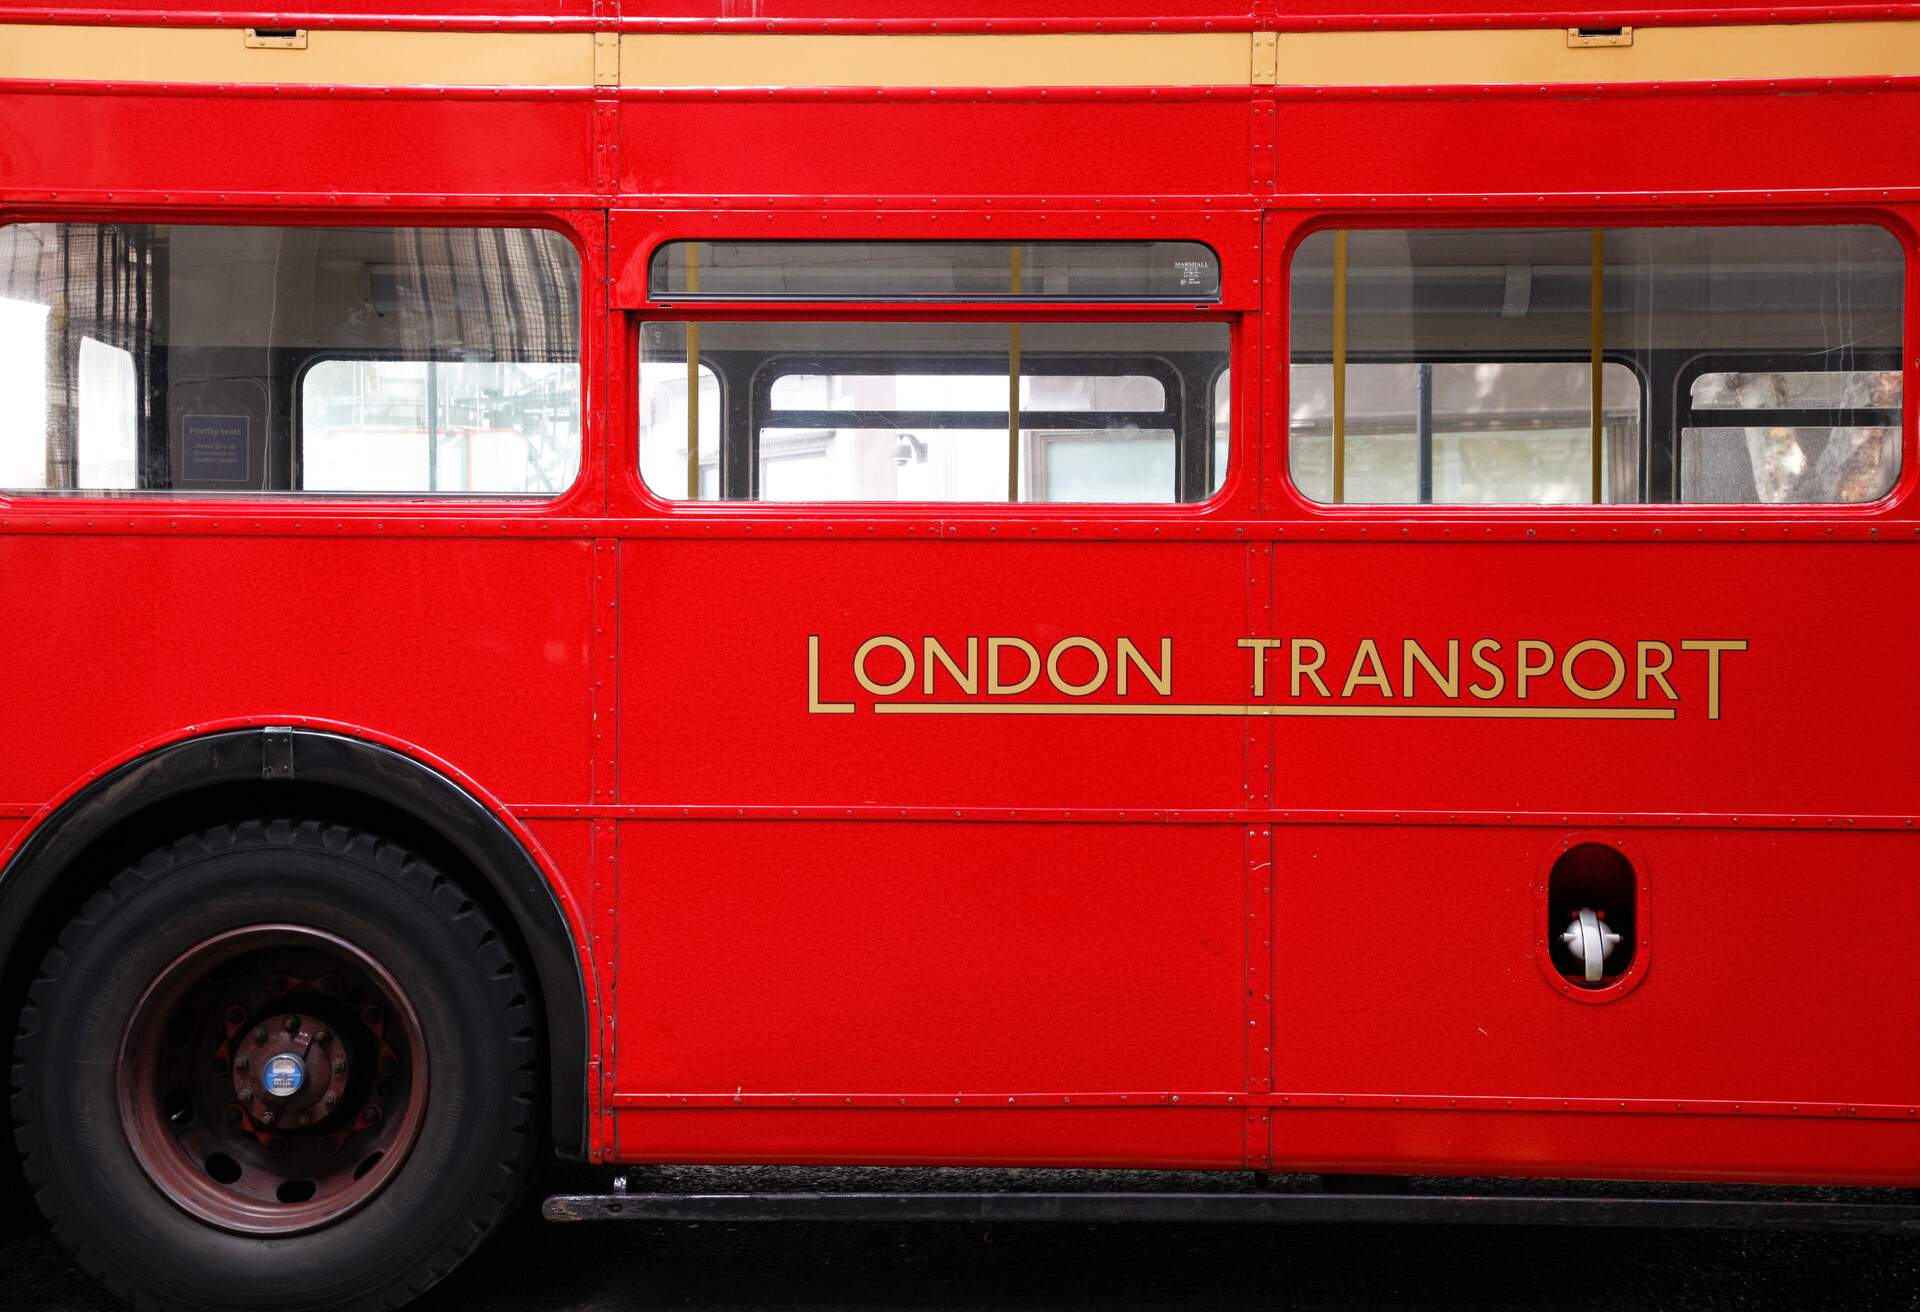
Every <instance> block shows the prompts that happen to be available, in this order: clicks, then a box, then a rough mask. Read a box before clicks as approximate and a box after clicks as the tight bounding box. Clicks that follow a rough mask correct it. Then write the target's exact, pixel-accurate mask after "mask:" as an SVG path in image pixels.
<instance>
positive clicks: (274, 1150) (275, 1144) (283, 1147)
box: [267, 1134, 287, 1157]
mask: <svg viewBox="0 0 1920 1312" xmlns="http://www.w3.org/2000/svg"><path fill="white" fill-rule="evenodd" d="M267 1154H268V1156H270V1157H285V1156H286V1155H287V1141H286V1140H285V1139H282V1138H281V1137H280V1136H279V1135H277V1134H276V1135H274V1136H273V1137H272V1138H270V1139H268V1140H267Z"/></svg>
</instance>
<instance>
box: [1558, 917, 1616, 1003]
mask: <svg viewBox="0 0 1920 1312" xmlns="http://www.w3.org/2000/svg"><path fill="white" fill-rule="evenodd" d="M1560 941H1561V942H1562V943H1565V944H1566V945H1567V951H1569V952H1571V953H1572V954H1573V959H1574V960H1575V961H1578V962H1581V963H1582V964H1584V965H1585V966H1586V968H1587V983H1589V984H1598V983H1599V982H1600V977H1601V973H1602V971H1603V969H1604V968H1605V966H1606V961H1607V958H1608V957H1610V956H1612V955H1613V950H1614V949H1615V948H1617V947H1619V946H1620V936H1619V935H1618V934H1616V933H1614V932H1613V931H1612V930H1610V929H1608V928H1607V925H1606V922H1605V921H1603V920H1601V919H1600V913H1599V912H1598V911H1595V910H1594V909H1593V908H1592V907H1581V908H1580V910H1579V912H1578V914H1576V915H1575V916H1574V918H1573V923H1572V924H1570V925H1568V926H1567V932H1566V933H1564V934H1562V935H1561V936H1560Z"/></svg>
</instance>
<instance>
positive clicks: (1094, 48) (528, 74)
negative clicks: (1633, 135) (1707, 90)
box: [0, 22, 1920, 89]
mask: <svg viewBox="0 0 1920 1312" xmlns="http://www.w3.org/2000/svg"><path fill="white" fill-rule="evenodd" d="M596 53H597V54H598V59H597V61H596ZM616 67H617V70H618V78H619V85H621V86H624V87H636V88H641V87H649V88H666V89H671V88H691V87H747V88H753V89H764V88H779V87H901V88H912V87H931V88H943V87H1035V86H1044V87H1138V86H1157V87H1205V86H1247V85H1250V84H1252V83H1254V82H1258V83H1260V84H1262V85H1265V84H1267V83H1268V82H1270V81H1271V82H1273V83H1277V84H1278V85H1280V86H1295V87H1412V86H1461V85H1465V86H1487V85H1499V84H1514V83H1554V82H1558V83H1567V82H1573V83H1591V82H1676V81H1695V82H1697V81H1728V80H1785V79H1803V78H1805V79H1819V78H1847V77H1911V76H1916V75H1920V22H1864V23H1799V24H1774V25H1757V24H1754V25H1740V26H1725V27H1670V28H1653V27H1642V28H1637V29H1635V31H1634V33H1633V44H1632V45H1629V46H1594V47H1586V48H1581V49H1572V48H1569V47H1568V45H1567V32H1566V29H1565V28H1559V27H1555V28H1544V29H1539V28H1534V29H1520V30H1507V31H1485V30H1482V31H1440V32H1435V31H1417V32H1416V31H1407V32H1400V31H1386V32H1381V31H1368V32H1283V33H1279V34H1278V35H1277V36H1275V35H1274V34H1271V33H1249V32H1132V33H1121V32H1097V33H1096V32H1083V33H1006V34H999V33H996V34H949V33H927V34H902V35H880V34H870V35H869V34H848V35H842V34H819V33H777V32H776V33H765V32H741V33H734V32H726V33H722V32H630V33H625V34H623V35H621V36H620V37H619V38H618V40H617V43H616V41H615V38H614V37H613V35H612V34H611V33H604V32H603V33H598V34H595V33H591V32H373V31H340V30H331V29H322V28H315V29H312V30H310V31H309V33H308V44H307V47H306V48H305V49H304V50H277V49H266V50H260V49H249V48H247V46H246V45H245V40H244V33H243V30H242V29H239V28H153V27H146V28H141V27H85V26H68V25H56V24H18V25H0V78H10V79H26V80H32V81H63V82H64V81H81V82H180V83H196V82H223V83H267V84H277V85H283V86H396V87H409V86H454V87H462V86H477V87H495V86H522V87H591V86H594V85H595V84H596V82H598V83H599V84H600V85H607V84H610V83H611V82H612V81H613V78H614V73H615V69H616Z"/></svg>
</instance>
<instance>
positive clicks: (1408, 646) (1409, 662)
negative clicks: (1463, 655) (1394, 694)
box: [1400, 638, 1460, 697]
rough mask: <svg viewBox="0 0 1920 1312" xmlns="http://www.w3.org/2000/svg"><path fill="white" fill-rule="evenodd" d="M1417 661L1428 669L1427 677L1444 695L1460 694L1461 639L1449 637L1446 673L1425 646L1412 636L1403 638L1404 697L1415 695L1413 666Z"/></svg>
mask: <svg viewBox="0 0 1920 1312" xmlns="http://www.w3.org/2000/svg"><path fill="white" fill-rule="evenodd" d="M1416 663H1417V664H1419V665H1420V666H1422V667H1423V668H1424V669H1425V670H1426V672H1427V677H1428V678H1430V679H1432V680H1433V682H1434V685H1435V686H1436V687H1438V688H1439V689H1440V692H1441V695H1442V696H1445V697H1458V696H1459V695H1460V639H1458V638H1448V639H1447V672H1446V674H1444V675H1442V674H1441V673H1440V671H1439V670H1438V669H1437V668H1435V666H1434V663H1433V662H1432V661H1431V660H1429V659H1428V657H1427V653H1426V650H1425V648H1423V647H1421V645H1420V644H1419V643H1418V642H1416V641H1414V640H1413V639H1412V638H1406V639H1403V640H1402V641H1401V643H1400V695H1401V696H1402V697H1411V696H1413V667H1414V665H1415V664H1416Z"/></svg>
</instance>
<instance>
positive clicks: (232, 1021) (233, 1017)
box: [227, 1007, 247, 1025]
mask: <svg viewBox="0 0 1920 1312" xmlns="http://www.w3.org/2000/svg"><path fill="white" fill-rule="evenodd" d="M246 1023H247V1009H246V1008H245V1007H228V1008H227V1024H229V1025H244V1024H246Z"/></svg>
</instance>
